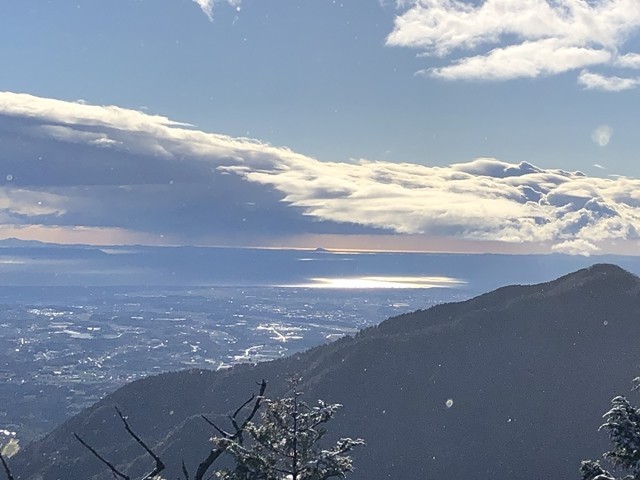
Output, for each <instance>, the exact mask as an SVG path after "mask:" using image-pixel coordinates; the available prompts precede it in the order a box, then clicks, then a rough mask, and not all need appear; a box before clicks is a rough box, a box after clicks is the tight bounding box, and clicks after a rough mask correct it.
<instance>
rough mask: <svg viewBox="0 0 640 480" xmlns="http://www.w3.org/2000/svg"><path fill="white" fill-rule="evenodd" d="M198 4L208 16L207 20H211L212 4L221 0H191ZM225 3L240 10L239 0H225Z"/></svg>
mask: <svg viewBox="0 0 640 480" xmlns="http://www.w3.org/2000/svg"><path fill="white" fill-rule="evenodd" d="M193 1H194V2H195V3H197V4H198V6H199V7H200V9H201V10H202V11H203V12H204V14H205V15H206V16H207V18H209V21H213V6H214V4H215V3H218V1H222V0H193ZM226 3H228V4H229V5H231V6H232V7H235V8H236V9H237V10H240V4H241V0H226Z"/></svg>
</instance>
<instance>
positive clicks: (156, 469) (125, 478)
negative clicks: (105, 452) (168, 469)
mask: <svg viewBox="0 0 640 480" xmlns="http://www.w3.org/2000/svg"><path fill="white" fill-rule="evenodd" d="M115 409H116V412H117V413H118V416H119V417H120V420H122V423H123V424H124V429H125V430H126V431H127V433H128V434H129V435H130V436H131V437H132V438H133V439H134V440H135V441H136V442H137V443H138V445H140V446H141V447H142V448H144V450H145V451H146V452H147V454H149V456H150V457H151V458H153V460H154V461H155V462H156V464H155V467H154V468H153V470H151V471H150V472H149V473H147V474H146V475H144V476H143V477H142V478H141V480H152V479H153V478H155V477H156V476H157V475H158V474H159V473H160V472H161V471H163V470H164V469H165V465H164V463H163V462H162V460H161V459H160V457H159V456H158V455H157V454H156V453H155V452H154V451H153V450H151V448H149V446H148V445H147V444H146V443H144V441H143V440H142V439H141V438H140V437H139V436H138V435H137V434H136V433H135V432H134V431H133V430H132V429H131V426H130V425H129V422H128V421H127V417H125V416H124V415H123V414H122V412H121V411H120V409H119V408H118V407H115ZM73 435H74V436H75V437H76V439H77V440H78V441H79V442H80V443H81V444H82V445H83V446H84V447H85V448H86V449H87V450H89V451H90V452H91V453H92V454H93V455H94V456H95V457H96V458H98V460H100V461H101V462H102V463H104V464H105V465H106V466H107V467H108V468H109V470H111V473H113V476H114V477H120V478H121V479H122V480H131V477H129V476H128V475H126V474H125V473H123V472H121V471H120V470H118V469H117V468H116V467H115V465H113V464H112V463H111V462H109V461H108V460H107V459H106V458H104V457H103V456H102V455H100V454H99V453H98V452H97V450H96V449H95V448H93V447H92V446H91V445H89V444H88V443H87V442H85V441H84V440H83V439H82V438H81V437H80V436H79V435H78V434H77V433H74V434H73Z"/></svg>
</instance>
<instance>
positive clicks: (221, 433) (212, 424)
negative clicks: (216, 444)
mask: <svg viewBox="0 0 640 480" xmlns="http://www.w3.org/2000/svg"><path fill="white" fill-rule="evenodd" d="M200 416H201V417H202V418H204V421H205V422H207V423H208V424H209V425H211V426H212V427H213V428H215V429H216V431H217V432H218V433H219V434H220V435H222V436H223V437H224V438H231V437H232V436H233V435H231V434H230V433H229V432H225V431H224V430H222V429H221V428H219V427H218V426H217V425H216V424H215V423H213V422H212V421H211V420H209V419H208V418H207V417H205V416H204V415H200Z"/></svg>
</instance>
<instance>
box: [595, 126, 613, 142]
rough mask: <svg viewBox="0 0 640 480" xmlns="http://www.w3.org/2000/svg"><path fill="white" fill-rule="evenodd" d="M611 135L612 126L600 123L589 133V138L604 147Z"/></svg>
mask: <svg viewBox="0 0 640 480" xmlns="http://www.w3.org/2000/svg"><path fill="white" fill-rule="evenodd" d="M612 135H613V128H611V127H610V126H609V125H600V126H599V127H598V128H596V129H595V130H594V131H593V132H592V133H591V140H593V141H594V142H595V143H596V144H598V145H600V146H601V147H606V146H607V145H609V142H610V141H611V136H612Z"/></svg>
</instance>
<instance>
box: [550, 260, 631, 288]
mask: <svg viewBox="0 0 640 480" xmlns="http://www.w3.org/2000/svg"><path fill="white" fill-rule="evenodd" d="M596 285H597V286H598V288H597V289H596V292H595V293H597V292H600V293H604V292H611V291H618V292H620V291H622V290H629V289H633V288H638V286H640V279H639V278H638V277H636V276H635V275H633V274H632V273H630V272H628V271H626V270H625V269H623V268H621V267H619V266H617V265H613V264H609V263H596V264H594V265H592V266H590V267H587V268H583V269H581V270H578V271H576V272H573V273H569V274H567V275H564V276H562V277H560V278H558V279H556V280H553V281H551V282H548V283H547V284H542V285H541V287H543V288H544V287H545V286H546V287H547V288H546V289H545V290H546V291H547V292H548V293H549V294H554V293H555V294H557V293H562V292H565V291H568V290H573V289H579V288H591V289H592V290H593V287H595V286H596ZM602 289H604V292H603V291H602Z"/></svg>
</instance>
